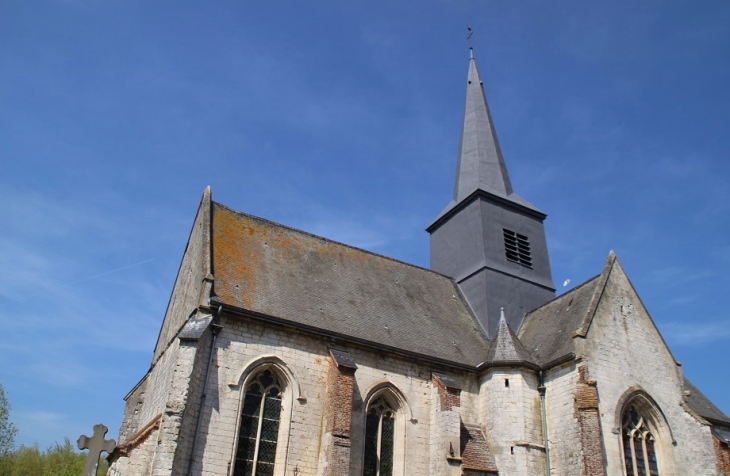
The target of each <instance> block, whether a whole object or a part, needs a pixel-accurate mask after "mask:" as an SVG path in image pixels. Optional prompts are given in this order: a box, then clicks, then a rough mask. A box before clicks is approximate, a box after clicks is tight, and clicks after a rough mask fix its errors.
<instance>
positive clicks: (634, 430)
mask: <svg viewBox="0 0 730 476" xmlns="http://www.w3.org/2000/svg"><path fill="white" fill-rule="evenodd" d="M621 435H622V442H623V446H624V463H625V467H626V476H659V465H658V464H657V457H656V450H655V441H654V435H652V433H651V430H650V429H649V426H648V425H647V423H646V421H645V420H644V417H643V416H642V415H641V413H640V412H639V411H638V410H637V409H636V408H635V407H634V406H633V405H632V406H630V407H628V408H627V409H626V411H624V414H623V417H622V421H621Z"/></svg>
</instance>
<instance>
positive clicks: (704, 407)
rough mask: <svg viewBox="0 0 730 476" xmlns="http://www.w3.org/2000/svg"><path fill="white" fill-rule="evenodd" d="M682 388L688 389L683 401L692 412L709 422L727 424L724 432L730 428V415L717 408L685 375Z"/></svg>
mask: <svg viewBox="0 0 730 476" xmlns="http://www.w3.org/2000/svg"><path fill="white" fill-rule="evenodd" d="M684 390H685V391H689V396H687V397H685V402H687V405H689V407H690V408H691V409H692V411H693V412H695V413H697V414H698V415H699V416H701V417H702V418H704V419H706V420H707V421H709V422H710V423H713V424H720V425H724V426H727V427H728V429H726V430H725V432H726V433H727V432H728V430H730V417H728V416H727V415H725V414H724V413H723V412H722V410H720V409H719V408H717V407H716V406H715V404H714V403H712V402H711V401H710V399H709V398H707V397H706V396H705V395H704V394H703V393H702V392H700V391H699V389H698V388H697V387H695V386H694V385H693V384H692V382H690V381H689V380H688V379H687V377H684ZM729 436H730V435H729Z"/></svg>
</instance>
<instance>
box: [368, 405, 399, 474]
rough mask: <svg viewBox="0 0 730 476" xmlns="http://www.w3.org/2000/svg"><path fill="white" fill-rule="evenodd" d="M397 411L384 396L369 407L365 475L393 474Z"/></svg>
mask: <svg viewBox="0 0 730 476" xmlns="http://www.w3.org/2000/svg"><path fill="white" fill-rule="evenodd" d="M394 436H395V411H394V410H393V407H392V406H391V405H390V403H388V401H387V400H385V399H384V398H383V397H379V398H376V399H375V400H373V402H372V403H371V404H370V406H369V407H368V413H367V418H366V423H365V465H364V469H363V473H362V474H363V476H393V443H394V441H395V438H394Z"/></svg>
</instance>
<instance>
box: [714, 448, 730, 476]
mask: <svg viewBox="0 0 730 476" xmlns="http://www.w3.org/2000/svg"><path fill="white" fill-rule="evenodd" d="M714 443H715V452H716V453H717V469H718V471H719V474H721V475H722V476H730V445H728V444H726V443H721V442H720V441H718V440H717V439H715V440H714Z"/></svg>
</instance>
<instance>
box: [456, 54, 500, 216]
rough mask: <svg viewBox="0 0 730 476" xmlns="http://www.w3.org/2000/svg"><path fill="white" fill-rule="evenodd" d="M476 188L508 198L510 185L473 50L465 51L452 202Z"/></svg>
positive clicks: (459, 199) (464, 196) (462, 197)
mask: <svg viewBox="0 0 730 476" xmlns="http://www.w3.org/2000/svg"><path fill="white" fill-rule="evenodd" d="M477 189H482V190H484V191H485V192H491V193H493V194H495V195H497V196H501V197H504V198H507V197H508V196H509V195H512V182H510V179H509V174H508V173H507V167H506V166H505V164H504V158H503V157H502V150H501V149H500V148H499V141H498V140H497V132H496V131H495V129H494V123H493V122H492V115H491V113H490V112H489V105H488V104H487V96H486V94H484V86H483V84H482V80H481V77H480V76H479V70H477V64H476V60H475V59H474V49H473V48H469V75H468V77H467V86H466V107H465V108H464V121H463V124H462V127H461V142H460V143H459V156H458V162H457V168H456V183H455V184H454V201H456V202H460V201H461V200H463V199H464V198H466V197H468V196H469V195H470V194H471V193H472V192H474V191H475V190H477Z"/></svg>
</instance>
